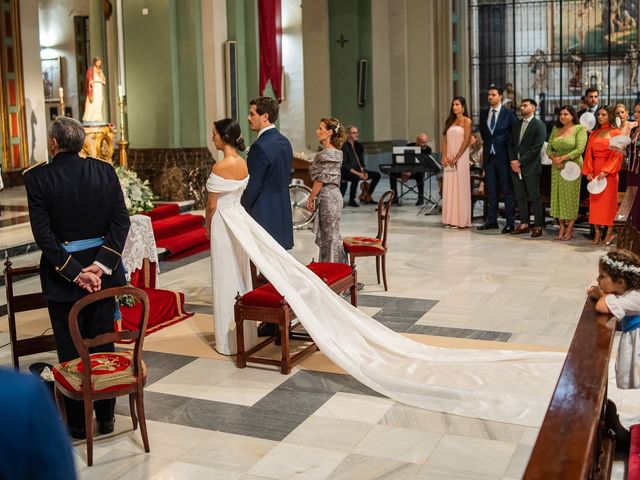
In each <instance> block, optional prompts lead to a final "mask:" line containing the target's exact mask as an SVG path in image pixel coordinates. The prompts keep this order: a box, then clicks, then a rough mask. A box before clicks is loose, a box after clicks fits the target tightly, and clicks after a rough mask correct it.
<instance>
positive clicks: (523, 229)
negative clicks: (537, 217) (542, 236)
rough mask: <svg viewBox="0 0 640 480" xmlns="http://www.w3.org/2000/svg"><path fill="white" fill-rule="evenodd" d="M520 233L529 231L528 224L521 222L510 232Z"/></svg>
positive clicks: (512, 233)
mask: <svg viewBox="0 0 640 480" xmlns="http://www.w3.org/2000/svg"><path fill="white" fill-rule="evenodd" d="M521 233H529V225H527V224H522V223H521V224H520V225H518V228H516V229H515V230H514V231H513V232H511V235H520V234H521Z"/></svg>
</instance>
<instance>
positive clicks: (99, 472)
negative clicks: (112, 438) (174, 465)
mask: <svg viewBox="0 0 640 480" xmlns="http://www.w3.org/2000/svg"><path fill="white" fill-rule="evenodd" d="M170 464H171V460H168V459H166V458H162V457H156V456H154V455H153V454H149V453H147V454H145V453H144V452H143V454H140V453H139V452H137V451H134V452H125V451H122V450H111V451H110V452H109V453H107V454H106V455H103V456H101V457H100V458H99V459H94V463H93V466H91V467H84V468H83V469H81V470H80V471H79V472H78V477H79V478H80V480H94V479H95V480H119V479H124V478H131V479H133V478H151V477H153V476H154V475H155V474H157V473H159V472H161V471H162V470H164V469H165V468H167V467H168V466H169V465H170Z"/></svg>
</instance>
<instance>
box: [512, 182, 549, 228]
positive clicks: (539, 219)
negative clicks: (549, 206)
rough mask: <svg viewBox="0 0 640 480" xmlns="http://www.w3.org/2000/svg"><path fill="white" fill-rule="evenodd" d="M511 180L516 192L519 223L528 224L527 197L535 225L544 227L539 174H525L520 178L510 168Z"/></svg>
mask: <svg viewBox="0 0 640 480" xmlns="http://www.w3.org/2000/svg"><path fill="white" fill-rule="evenodd" d="M511 180H512V182H513V191H514V193H515V194H516V202H517V203H518V210H519V211H520V223H521V224H522V225H529V204H528V202H527V198H528V199H529V200H530V201H531V208H532V209H533V215H534V218H535V226H536V227H540V228H544V207H543V206H542V200H541V199H540V175H527V176H526V177H522V180H520V177H518V174H517V173H514V172H513V170H512V171H511Z"/></svg>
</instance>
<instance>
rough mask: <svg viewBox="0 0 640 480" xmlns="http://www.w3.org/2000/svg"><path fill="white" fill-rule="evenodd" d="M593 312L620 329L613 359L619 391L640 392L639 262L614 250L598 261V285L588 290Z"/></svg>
mask: <svg viewBox="0 0 640 480" xmlns="http://www.w3.org/2000/svg"><path fill="white" fill-rule="evenodd" d="M588 293H589V295H591V296H592V297H594V298H595V299H596V300H597V303H596V310H597V311H598V312H601V313H611V314H613V315H614V316H615V317H616V318H617V319H618V320H620V324H621V326H622V337H621V338H620V346H619V347H618V357H617V358H616V383H617V385H618V388H624V389H631V388H640V339H639V335H640V258H639V257H638V256H637V255H636V254H634V253H632V252H629V251H628V250H614V251H611V252H608V253H605V254H604V255H603V256H602V257H601V258H600V264H599V275H598V285H597V286H594V287H591V288H590V289H589V292H588Z"/></svg>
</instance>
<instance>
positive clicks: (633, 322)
mask: <svg viewBox="0 0 640 480" xmlns="http://www.w3.org/2000/svg"><path fill="white" fill-rule="evenodd" d="M620 324H621V325H622V333H628V332H631V331H633V330H635V329H636V328H638V327H640V315H627V316H626V317H624V318H623V319H622V320H620Z"/></svg>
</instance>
